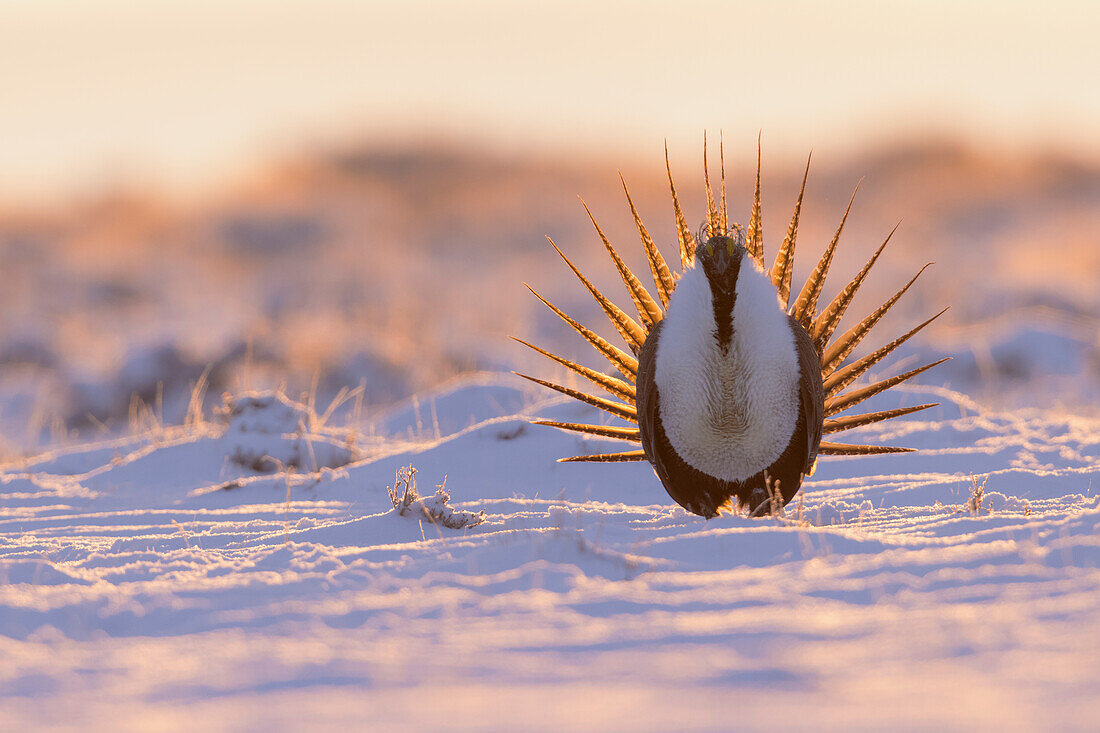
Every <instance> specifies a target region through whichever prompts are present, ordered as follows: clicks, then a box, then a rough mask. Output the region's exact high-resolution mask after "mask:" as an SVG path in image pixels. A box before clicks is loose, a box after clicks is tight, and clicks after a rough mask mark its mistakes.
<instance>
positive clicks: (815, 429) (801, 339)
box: [643, 316, 825, 473]
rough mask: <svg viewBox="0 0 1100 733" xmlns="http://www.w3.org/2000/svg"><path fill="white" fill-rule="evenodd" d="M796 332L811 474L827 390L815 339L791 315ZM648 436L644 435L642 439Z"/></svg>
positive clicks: (807, 456) (807, 451) (800, 394)
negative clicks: (822, 378)
mask: <svg viewBox="0 0 1100 733" xmlns="http://www.w3.org/2000/svg"><path fill="white" fill-rule="evenodd" d="M788 319H789V320H790V324H791V331H792V332H793V333H794V345H795V351H797V352H798V371H799V373H800V375H799V376H800V377H801V378H800V379H799V380H798V399H799V402H800V404H801V405H802V418H803V419H804V420H805V421H806V466H805V468H804V470H803V473H809V472H810V469H811V468H812V467H813V465H814V461H815V460H816V459H817V451H818V449H819V448H820V446H821V428H822V425H823V424H824V422H825V388H824V387H823V386H822V384H821V357H819V356H818V354H817V349H816V348H815V347H814V342H813V339H811V338H810V334H808V333H806V329H804V328H803V327H802V325H801V324H800V323H799V322H798V320H797V319H796V318H794V317H793V316H788ZM644 435H645V433H644V432H643V436H644Z"/></svg>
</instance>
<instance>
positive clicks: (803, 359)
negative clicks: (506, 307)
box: [517, 140, 946, 517]
mask: <svg viewBox="0 0 1100 733" xmlns="http://www.w3.org/2000/svg"><path fill="white" fill-rule="evenodd" d="M703 147H704V154H703V175H704V179H705V181H706V193H707V220H706V224H705V227H704V231H703V232H702V233H700V235H699V236H693V235H692V233H691V231H690V230H689V229H688V227H687V223H686V220H685V217H684V213H683V211H682V210H681V208H680V201H679V198H678V196H677V194H676V186H675V184H674V183H673V181H672V168H671V166H670V165H668V152H667V150H666V152H665V163H666V166H668V182H669V189H670V191H671V193H672V204H673V210H674V213H675V215H676V239H677V242H678V244H679V250H680V252H679V254H680V265H681V268H682V269H681V272H680V273H676V274H674V273H673V272H672V270H671V269H670V268H669V266H668V263H667V261H666V260H665V258H664V256H663V255H662V254H661V252H660V249H659V248H658V247H657V245H656V243H655V242H654V240H653V237H651V236H650V234H649V231H648V230H647V229H646V227H645V225H644V224H643V223H642V220H641V217H640V216H639V215H638V211H637V209H636V208H635V207H634V202H633V201H632V200H631V199H630V193H629V192H627V194H626V196H627V202H628V203H629V204H630V210H631V213H632V214H633V216H634V223H635V225H636V226H637V228H638V234H639V236H640V237H641V240H642V246H643V248H644V249H645V253H646V259H647V260H648V262H649V269H650V272H651V274H652V276H653V284H654V288H655V290H654V293H652V294H651V293H650V291H649V290H648V289H647V288H646V287H645V286H644V285H643V284H642V282H641V280H640V279H639V278H638V276H637V275H635V274H634V273H633V272H632V271H631V270H630V268H629V267H627V265H626V263H625V262H624V261H623V259H622V258H621V257H620V256H619V254H618V252H617V251H616V250H615V248H614V247H612V246H611V242H609V241H608V239H607V237H606V236H605V235H604V233H603V231H602V230H601V229H600V227H599V225H598V224H596V220H595V218H592V224H593V225H594V226H595V228H596V232H597V233H598V234H599V236H600V239H601V240H602V242H603V244H604V247H605V248H606V249H607V252H608V254H609V255H610V256H611V260H612V262H614V264H615V267H616V268H617V269H618V271H619V275H620V276H621V277H622V280H623V284H624V285H626V288H627V291H628V292H629V293H630V299H631V301H633V305H634V308H635V309H636V310H637V313H638V320H635V319H634V317H633V316H631V315H629V314H627V313H626V312H625V311H624V310H622V309H621V308H620V307H619V306H617V305H616V304H615V303H613V302H612V301H611V300H610V299H609V298H608V297H607V296H605V295H604V294H603V293H601V292H600V291H599V290H597V289H596V287H595V286H593V285H592V283H591V282H590V281H589V280H588V278H586V277H585V276H584V275H583V274H582V273H581V271H580V270H579V269H577V267H576V266H575V265H574V264H573V263H572V262H571V261H570V260H569V259H568V258H567V257H566V256H565V254H564V253H563V252H562V251H561V250H560V249H558V247H557V245H556V244H554V243H553V241H551V242H550V243H551V244H552V245H553V246H554V248H555V249H556V250H557V252H558V254H560V255H561V256H562V258H563V259H564V260H565V262H566V264H568V265H569V268H570V269H571V270H572V271H573V273H574V274H575V275H576V276H577V277H578V278H579V279H580V281H581V282H582V283H583V284H584V286H585V287H586V288H587V289H588V291H589V292H590V293H591V294H592V297H594V298H595V299H596V302H597V303H598V304H599V306H600V308H601V309H602V310H603V312H604V313H605V314H606V315H607V317H608V319H609V320H610V321H611V324H612V325H613V326H614V327H615V330H616V331H618V333H619V335H620V336H621V337H622V339H623V342H624V343H625V345H626V348H627V349H628V350H629V352H628V351H624V350H623V349H620V348H619V347H617V346H614V345H612V344H611V343H609V342H608V341H606V340H605V339H604V338H602V337H601V336H599V335H598V334H596V333H595V332H594V331H592V330H591V329H589V328H588V327H586V326H584V325H582V324H581V323H579V322H578V321H576V320H575V319H573V318H571V317H570V316H569V315H567V314H566V313H565V312H564V311H562V310H561V309H560V308H558V307H557V306H555V305H553V304H552V303H550V302H549V301H548V300H546V299H545V298H543V297H542V296H541V295H539V294H538V293H537V292H536V293H535V295H536V296H537V297H538V298H539V299H540V300H542V301H543V302H544V303H545V304H546V305H547V306H549V307H550V308H551V309H552V310H553V311H554V312H555V313H557V315H558V316H559V317H561V318H562V320H564V321H565V322H566V323H568V324H569V325H570V326H571V327H572V328H573V329H574V330H575V331H576V332H577V333H579V334H580V335H581V336H583V337H584V338H585V340H587V341H588V343H590V344H591V345H592V346H593V347H594V348H595V349H596V351H598V352H599V353H600V354H602V355H603V356H604V357H606V358H607V360H608V362H610V364H611V365H612V367H614V369H615V370H616V371H617V372H618V374H619V375H621V378H620V376H612V375H610V374H604V373H602V372H599V371H597V370H595V369H591V368H589V367H586V366H582V365H581V364H578V363H576V362H573V361H570V360H569V359H565V358H563V357H561V356H558V355H556V354H553V353H551V352H549V351H547V350H545V349H541V348H539V347H537V346H534V345H532V344H529V343H527V342H526V341H523V340H522V339H517V340H519V341H520V342H521V343H524V344H526V345H527V346H530V347H531V348H533V349H535V350H536V351H538V352H539V353H540V354H542V355H544V356H546V357H548V358H550V359H552V360H554V361H555V362H557V363H558V364H560V365H562V366H564V367H566V368H567V369H569V370H571V371H573V372H574V373H576V374H579V375H580V376H581V377H583V378H585V379H587V380H589V381H590V382H592V383H593V384H595V385H597V386H599V387H600V389H602V390H604V391H606V392H607V393H608V394H609V395H610V396H611V399H608V398H605V397H598V396H596V395H592V394H588V393H586V392H582V391H580V390H578V389H574V388H571V387H566V386H563V385H560V384H555V383H554V382H549V381H546V380H543V379H538V378H535V377H528V376H526V375H520V376H524V377H525V378H527V379H530V380H531V381H533V382H536V383H538V384H541V385H544V386H546V387H549V388H551V389H554V390H557V391H558V392H561V393H562V394H565V395H568V396H569V397H572V398H574V399H576V400H580V401H581V402H584V403H586V404H589V405H592V406H594V407H597V408H599V409H600V410H603V411H605V412H607V413H609V414H611V415H612V416H614V417H617V418H619V419H622V420H625V421H628V422H631V423H636V424H637V427H627V426H611V425H596V424H589V423H563V422H557V421H553V420H538V421H536V422H537V423H539V424H542V425H550V426H553V427H556V428H560V429H563V430H570V431H574V432H577V433H581V434H586V435H591V436H598V437H601V438H611V439H615V440H624V441H629V442H633V443H641V450H630V451H625V452H622V453H596V454H592V455H579V456H572V457H569V458H563V459H561V460H563V461H595V462H617V461H643V460H648V461H649V462H650V463H651V464H652V465H653V470H654V472H655V473H656V474H657V477H658V478H659V479H660V480H661V483H662V484H663V485H664V487H665V490H666V491H668V494H669V496H671V497H672V498H673V499H675V500H676V502H677V503H679V504H680V505H681V506H683V507H684V508H686V509H688V510H689V511H692V512H694V513H696V514H700V515H702V516H705V517H713V516H715V515H716V514H718V513H719V510H720V509H722V508H724V507H726V508H730V509H744V510H747V511H748V512H749V513H751V514H754V515H759V514H761V513H762V511H761V510H762V509H767V510H770V511H777V510H779V509H781V508H782V505H784V504H786V503H787V502H789V501H790V500H791V499H792V498H793V497H794V495H795V494H796V493H797V492H798V490H799V487H800V486H801V485H802V480H803V478H804V477H805V476H806V475H807V474H809V473H811V472H812V471H813V466H814V462H815V461H816V459H817V457H818V455H849V456H850V455H877V454H883V453H902V452H907V451H909V450H910V449H908V448H897V447H892V446H881V445H853V444H850V443H833V442H828V441H824V440H822V435H824V434H828V433H835V432H841V431H844V430H851V429H853V428H858V427H860V426H862V425H867V424H870V423H875V422H879V421H881V420H890V419H892V418H897V417H901V416H903V415H908V414H910V413H913V412H917V411H918V410H924V409H927V408H929V407H934V406H935V404H926V405H914V406H911V407H898V408H895V409H892V410H883V411H880V412H870V413H865V414H859V415H840V413H843V412H846V411H847V410H848V409H849V408H851V407H854V406H855V405H858V404H860V403H861V402H863V401H864V400H867V399H869V398H871V397H874V396H875V395H877V394H880V393H882V392H885V391H886V390H888V389H890V388H891V387H894V386H896V385H898V384H900V383H902V382H904V381H905V380H907V379H910V378H912V377H915V376H916V375H918V374H920V373H922V372H924V371H925V370H927V369H930V368H931V367H933V366H935V365H936V364H939V363H941V362H943V361H945V359H940V360H939V361H934V362H932V363H930V364H925V365H924V366H920V367H917V368H915V369H910V370H909V371H907V372H904V373H902V374H899V375H897V376H894V377H890V378H888V379H884V380H882V381H879V382H875V383H873V384H870V385H867V386H865V387H859V388H855V389H852V390H850V391H847V392H845V391H844V390H845V389H846V388H847V387H848V385H850V384H851V383H852V382H853V381H855V380H856V379H858V378H859V377H860V376H862V375H863V374H865V373H866V372H867V371H868V370H869V369H870V368H871V367H873V366H874V365H875V364H877V363H879V362H881V361H882V360H883V359H885V358H886V357H887V356H889V355H890V354H891V353H892V352H893V351H894V350H895V349H896V348H898V346H900V345H901V344H903V343H905V341H906V340H908V339H909V338H910V337H912V336H913V335H914V334H916V333H917V332H919V331H920V330H921V329H923V328H924V327H925V326H927V325H928V324H929V323H931V322H932V321H933V320H935V319H936V318H938V317H939V316H940V315H942V314H943V311H940V313H938V314H936V315H935V316H933V317H932V318H929V319H928V320H926V321H924V322H923V323H921V324H919V325H917V326H916V327H915V328H912V329H910V330H909V331H908V332H906V333H904V334H902V335H900V336H898V337H896V338H894V339H893V340H892V341H890V342H889V343H887V344H886V345H885V346H882V347H880V348H879V349H877V350H875V351H873V352H872V353H870V354H868V355H866V356H864V357H862V358H859V359H856V360H854V361H850V360H849V357H850V356H851V354H852V351H853V350H854V349H855V348H856V347H857V346H858V345H859V343H860V342H861V341H862V340H863V339H864V338H865V337H866V336H867V334H868V333H870V331H871V329H872V328H874V327H875V325H876V324H877V323H878V322H879V320H880V319H881V318H882V317H883V316H884V315H885V314H886V312H887V311H889V310H890V308H892V307H893V305H894V303H896V302H897V300H898V299H899V298H900V297H901V296H902V295H903V294H904V293H905V291H906V290H908V288H909V286H911V285H912V284H913V282H915V281H916V279H917V276H919V275H920V273H921V272H923V271H924V268H922V269H921V271H920V272H918V273H917V276H914V277H913V278H912V279H911V280H910V281H909V282H908V283H907V284H906V285H905V286H904V287H902V288H901V289H900V290H899V291H897V293H895V294H894V295H893V296H892V297H891V298H890V299H888V300H887V301H886V302H885V303H883V304H882V305H881V306H880V307H879V308H877V309H876V310H875V311H873V312H872V313H871V314H870V315H868V316H867V317H865V318H863V319H862V320H861V321H859V322H858V323H856V324H855V325H854V326H852V327H851V328H849V329H848V330H847V331H844V332H843V333H841V334H840V335H839V336H836V335H835V334H836V330H837V327H838V325H839V324H840V322H841V319H842V318H843V317H844V313H845V311H846V310H847V308H848V306H849V305H850V304H851V302H852V298H853V297H854V296H855V294H856V291H857V290H859V288H860V286H861V285H862V284H863V281H864V279H865V278H866V276H867V273H868V272H869V271H870V269H871V267H872V266H873V265H874V264H875V262H876V261H877V260H878V257H879V255H880V254H882V251H883V249H884V248H885V247H886V243H887V242H889V240H890V237H887V238H886V241H885V242H883V243H882V245H881V246H880V247H879V248H878V249H877V250H876V251H875V253H874V255H872V257H871V259H870V260H869V261H868V262H867V264H866V265H864V266H863V269H861V270H860V271H859V272H858V273H857V274H856V275H855V277H853V278H852V280H851V281H850V282H848V284H847V285H845V286H844V287H843V288H842V289H841V290H840V291H839V292H838V293H837V294H836V296H835V297H833V299H832V300H831V301H830V302H829V303H828V304H827V305H826V306H825V307H824V309H823V310H819V301H820V299H821V294H822V289H823V287H824V284H825V278H826V276H827V274H828V272H829V267H830V265H831V264H832V261H833V254H834V253H835V251H836V246H837V242H838V240H839V239H840V234H841V232H842V231H843V229H844V223H845V221H847V218H848V212H849V211H850V210H851V202H849V204H848V210H847V211H845V212H844V217H843V218H842V219H841V221H840V226H839V227H838V228H837V231H836V234H835V235H834V236H833V238H832V241H831V242H830V243H829V244H828V246H827V247H826V248H825V251H824V253H823V254H822V255H821V258H820V259H819V260H818V262H817V265H816V266H815V267H814V268H813V271H812V272H811V273H810V276H809V277H808V278H807V280H806V283H805V284H804V285H803V286H802V288H801V290H800V291H797V292H795V291H792V289H791V276H792V273H793V271H794V255H795V242H796V239H797V234H798V222H799V216H800V214H801V210H802V195H803V193H804V192H805V189H806V176H805V175H804V176H803V178H802V189H801V190H800V191H799V194H798V201H797V203H796V204H795V208H794V215H793V216H792V217H791V223H790V225H789V226H788V227H787V233H786V236H785V237H784V238H783V241H782V243H781V245H780V247H779V250H778V252H777V253H776V256H775V260H774V263H773V264H772V265H771V267H770V268H765V265H764V242H763V232H762V227H761V216H760V153H759V148H757V167H756V190H755V193H754V196H753V202H752V211H751V215H750V218H749V225H748V227H747V228H746V229H742V227H741V226H740V225H738V224H736V223H733V222H731V221H730V220H729V219H728V218H727V212H726V188H725V172H724V170H723V175H722V186H721V197H720V199H719V203H718V204H716V203H715V197H714V195H713V191H712V189H711V186H710V175H709V173H708V172H707V165H706V160H707V158H706V142H705V140H704V146H703ZM806 172H807V175H808V173H809V163H808V162H807V166H806ZM623 188H624V190H625V189H626V183H625V182H624V183H623ZM854 197H855V194H853V199H854ZM585 208H586V209H587V207H585ZM591 216H592V214H591V212H589V217H591ZM891 234H893V232H891ZM925 267H927V265H925ZM532 292H535V291H534V290H533V289H532ZM654 295H655V296H656V297H654ZM944 310H946V309H944ZM838 415H839V416H838ZM834 416H836V417H834Z"/></svg>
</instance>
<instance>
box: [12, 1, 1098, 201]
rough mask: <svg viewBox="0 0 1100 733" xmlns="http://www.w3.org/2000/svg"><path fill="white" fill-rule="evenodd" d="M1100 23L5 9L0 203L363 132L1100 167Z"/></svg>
mask: <svg viewBox="0 0 1100 733" xmlns="http://www.w3.org/2000/svg"><path fill="white" fill-rule="evenodd" d="M1098 30H1100V3H1094V2H1086V1H1080V2H1066V1H1063V2H1044V3H1039V2H1033V1H1029V2H1023V1H1019V0H1000V1H999V2H998V1H992V0H989V1H987V0H953V1H950V2H949V1H946V0H922V1H919V2H911V3H900V2H894V3H890V2H883V1H882V0H878V1H872V0H848V1H839V0H834V1H832V2H789V3H769V2H756V3H743V2H717V1H715V2H709V1H707V0H688V1H681V2H675V3H673V2H643V1H641V0H632V1H631V2H593V1H591V0H590V1H588V2H584V1H578V0H556V1H555V2H527V3H524V2H518V1H517V0H480V1H478V2H443V1H442V0H406V1H404V2H386V3H382V2H350V0H284V1H282V2H279V1H278V0H267V1H261V0H236V1H232V0H221V1H220V2H213V1H209V0H159V1H158V0H137V1H131V2H127V1H125V0H0V201H3V200H7V201H9V202H10V201H13V200H23V199H31V198H35V197H47V198H49V197H57V196H62V195H69V194H71V193H74V192H81V191H88V190H91V189H94V188H96V187H101V186H103V185H104V184H111V183H119V182H130V183H134V182H141V183H147V184H149V185H152V186H156V187H161V188H165V189H169V190H185V189H188V188H195V187H202V186H205V185H209V184H210V183H211V182H216V181H219V180H222V179H224V178H225V177H227V176H232V175H234V174H236V173H239V172H241V171H243V170H247V169H249V168H250V167H252V166H255V165H257V164H258V163H260V162H262V161H264V160H266V159H270V158H271V157H273V156H276V155H279V154H283V153H285V152H286V151H287V150H293V149H295V148H296V147H297V146H300V145H302V144H304V143H306V142H308V141H331V140H335V139H340V138H342V137H346V136H353V135H361V136H366V137H375V138H378V139H383V140H384V139H391V138H393V137H404V138H408V139H414V140H415V139H423V138H427V137H432V136H435V135H445V136H449V137H451V138H458V139H463V138H471V139H474V140H477V141H480V142H487V143H489V144H491V145H494V146H497V147H501V148H505V149H508V148H515V147H521V146H527V145H536V146H541V147H544V148H550V149H553V150H562V151H571V152H574V153H575V154H576V153H579V152H581V151H591V150H600V151H604V152H611V153H614V154H621V155H623V156H632V155H636V154H645V155H650V156H652V155H653V154H654V153H653V151H654V150H658V153H657V154H658V155H659V149H660V145H661V142H662V141H663V140H664V139H665V138H666V137H667V138H668V139H669V140H670V143H672V144H674V145H676V144H683V145H684V146H691V148H692V149H694V147H696V146H697V143H698V139H699V137H700V133H701V131H702V130H703V129H704V128H710V129H711V130H715V129H718V128H722V129H723V130H724V131H725V135H726V139H727V140H737V139H743V140H750V141H751V140H755V135H756V131H757V130H759V129H763V130H764V133H765V138H766V140H768V141H769V145H770V149H771V150H773V151H776V150H778V151H784V150H791V151H797V153H798V155H802V154H803V152H804V151H805V150H807V149H809V148H811V147H812V148H815V149H816V150H818V151H821V150H850V149H853V148H855V147H858V146H860V145H862V144H864V143H866V142H867V141H869V140H871V141H874V140H881V139H883V138H897V137H904V136H905V135H907V134H917V135H919V134H936V133H944V132H947V133H958V134H960V135H962V136H964V137H966V138H969V139H973V140H977V141H979V142H981V143H983V144H988V145H992V146H997V147H1000V148H1005V149H1015V148H1021V149H1022V148H1026V147H1030V146H1034V145H1044V146H1053V147H1058V148H1063V149H1067V150H1073V151H1080V152H1082V153H1083V154H1085V155H1088V156H1090V157H1095V156H1098V155H1100V134H1098V133H1100V93H1098V91H1097V88H1098V83H1097V79H1098V78H1100V50H1098V49H1100V42H1098V41H1097V40H1096V35H1097V32H1098ZM749 147H751V144H749Z"/></svg>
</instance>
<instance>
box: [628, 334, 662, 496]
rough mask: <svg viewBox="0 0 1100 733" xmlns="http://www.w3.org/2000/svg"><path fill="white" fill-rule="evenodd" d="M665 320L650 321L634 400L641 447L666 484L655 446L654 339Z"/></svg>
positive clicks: (655, 389)
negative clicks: (651, 324) (651, 323)
mask: <svg viewBox="0 0 1100 733" xmlns="http://www.w3.org/2000/svg"><path fill="white" fill-rule="evenodd" d="M663 325H664V322H662V321H659V322H657V323H655V324H653V327H652V328H650V329H649V334H648V335H647V336H646V340H645V343H643V344H642V351H641V353H640V354H639V355H638V383H637V402H636V403H635V405H636V407H637V409H638V430H639V432H641V434H642V450H644V451H645V456H646V458H648V459H649V462H650V463H652V464H653V470H654V471H656V472H657V478H659V479H661V483H662V484H664V485H665V487H668V485H669V479H668V469H667V468H666V467H665V465H664V461H663V460H662V459H661V456H660V455H659V451H658V450H657V419H658V418H657V381H656V376H657V340H658V339H659V338H660V336H661V327H662V326H663Z"/></svg>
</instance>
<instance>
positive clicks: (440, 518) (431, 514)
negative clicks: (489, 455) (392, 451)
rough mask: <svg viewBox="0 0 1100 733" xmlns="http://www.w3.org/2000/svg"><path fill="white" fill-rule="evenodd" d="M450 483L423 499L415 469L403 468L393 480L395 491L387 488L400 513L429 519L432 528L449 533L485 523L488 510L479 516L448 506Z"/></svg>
mask: <svg viewBox="0 0 1100 733" xmlns="http://www.w3.org/2000/svg"><path fill="white" fill-rule="evenodd" d="M446 485H447V479H446V477H444V479H443V483H442V484H440V485H438V486H436V489H435V495H434V496H427V497H421V496H420V492H419V491H417V489H416V469H415V468H413V467H412V466H404V467H402V468H399V469H397V472H396V475H395V476H394V480H393V487H392V488H390V487H386V490H387V491H388V492H389V495H390V501H391V502H392V503H393V508H394V509H396V510H397V513H398V514H399V515H400V516H402V517H404V516H409V515H410V514H411V516H414V517H416V518H418V519H427V520H428V521H429V522H431V523H432V524H437V525H443V526H444V527H446V528H447V529H465V528H466V527H476V526H477V525H479V524H481V523H482V522H484V521H485V510H484V509H483V510H481V511H480V512H477V513H476V514H475V513H474V512H467V511H463V510H461V509H458V510H456V509H454V508H453V507H450V506H448V503H449V502H450V501H451V495H450V494H448V493H447V491H446V489H445V488H444V487H445V486H446Z"/></svg>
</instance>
